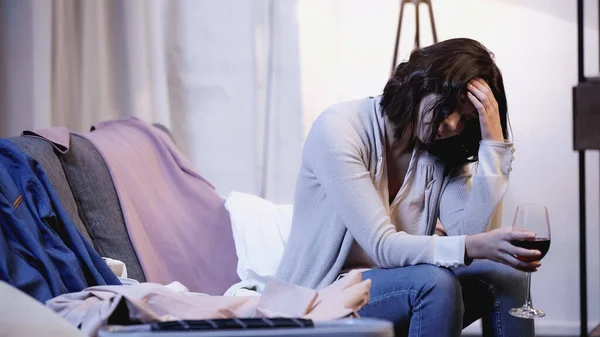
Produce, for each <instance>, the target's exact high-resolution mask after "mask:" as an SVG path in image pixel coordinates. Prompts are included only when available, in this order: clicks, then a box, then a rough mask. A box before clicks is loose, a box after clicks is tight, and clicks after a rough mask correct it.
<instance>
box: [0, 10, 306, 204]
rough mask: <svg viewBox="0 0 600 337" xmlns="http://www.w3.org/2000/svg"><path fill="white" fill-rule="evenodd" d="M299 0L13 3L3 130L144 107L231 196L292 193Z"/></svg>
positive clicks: (2, 91) (5, 20)
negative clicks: (230, 192) (241, 193)
mask: <svg viewBox="0 0 600 337" xmlns="http://www.w3.org/2000/svg"><path fill="white" fill-rule="evenodd" d="M296 1H297V0H254V1H237V0H224V1H212V0H103V1H93V0H82V1H79V0H53V1H40V0H5V1H2V2H1V3H0V15H2V20H1V21H0V136H14V135H18V134H19V133H20V132H21V131H22V130H23V129H27V128H40V127H48V126H58V125H63V126H67V127H69V128H71V129H73V130H76V131H87V130H88V129H89V127H90V125H92V124H94V123H97V122H99V121H102V120H106V119H112V118H119V117H125V116H137V117H139V118H141V119H144V120H147V121H150V122H158V123H162V124H164V125H166V126H168V127H169V128H171V130H172V131H173V134H174V137H175V140H176V142H177V143H178V145H179V146H180V147H181V148H182V149H183V150H184V152H185V153H186V154H188V155H189V156H190V158H191V159H192V160H193V161H194V163H195V164H196V166H197V168H198V169H199V170H200V172H201V173H202V174H203V175H205V176H206V177H207V178H208V179H209V180H210V181H211V182H213V184H214V185H215V186H216V187H217V190H218V191H219V192H220V193H221V194H224V195H225V194H227V193H228V192H229V191H231V190H241V191H244V192H248V193H255V194H262V195H263V196H265V197H267V198H269V199H271V200H274V201H278V202H291V201H292V197H293V189H294V182H295V178H296V172H297V170H298V168H299V158H300V153H301V143H302V138H301V108H300V82H299V81H300V77H299V76H300V75H299V71H300V70H299V60H298V38H297V36H298V33H297V23H296V19H295V15H296Z"/></svg>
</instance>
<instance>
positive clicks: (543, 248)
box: [510, 238, 550, 261]
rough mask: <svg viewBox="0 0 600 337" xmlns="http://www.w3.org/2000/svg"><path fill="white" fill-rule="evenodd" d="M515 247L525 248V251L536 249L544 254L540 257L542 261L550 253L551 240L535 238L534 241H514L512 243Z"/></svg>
mask: <svg viewBox="0 0 600 337" xmlns="http://www.w3.org/2000/svg"><path fill="white" fill-rule="evenodd" d="M510 243H511V244H512V245H513V246H517V247H521V248H525V249H535V250H539V251H540V253H542V256H540V260H541V259H543V258H544V256H546V254H547V253H548V249H550V239H548V238H533V239H523V240H512V241H511V242H510ZM518 258H519V260H521V261H525V259H522V258H521V257H518Z"/></svg>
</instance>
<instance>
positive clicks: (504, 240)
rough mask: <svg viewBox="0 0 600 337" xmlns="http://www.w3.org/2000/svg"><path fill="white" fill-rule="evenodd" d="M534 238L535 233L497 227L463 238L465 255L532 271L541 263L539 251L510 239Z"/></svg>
mask: <svg viewBox="0 0 600 337" xmlns="http://www.w3.org/2000/svg"><path fill="white" fill-rule="evenodd" d="M532 238H535V233H532V232H528V231H513V230H512V228H499V229H495V230H493V231H489V232H486V233H481V234H475V235H469V236H467V237H466V238H465V255H466V258H469V259H486V260H491V261H496V262H500V263H503V264H506V265H508V266H511V267H513V268H515V269H518V270H520V271H524V272H534V271H536V270H537V268H539V267H540V266H541V265H542V264H541V262H540V261H539V259H540V257H541V253H540V251H538V250H531V249H525V248H520V247H517V246H513V245H512V244H511V241H512V240H523V239H532Z"/></svg>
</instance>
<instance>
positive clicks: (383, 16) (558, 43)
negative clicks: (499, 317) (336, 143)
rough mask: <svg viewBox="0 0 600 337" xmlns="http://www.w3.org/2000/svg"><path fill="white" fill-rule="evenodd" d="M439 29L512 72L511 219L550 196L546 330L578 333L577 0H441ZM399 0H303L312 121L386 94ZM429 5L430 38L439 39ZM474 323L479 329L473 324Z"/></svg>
mask: <svg viewBox="0 0 600 337" xmlns="http://www.w3.org/2000/svg"><path fill="white" fill-rule="evenodd" d="M433 2H434V15H435V20H436V25H437V31H438V38H439V39H440V40H443V39H448V38H452V37H471V38H474V39H477V40H479V41H480V42H482V43H484V44H485V45H486V46H487V47H488V48H489V49H490V50H492V51H493V52H494V53H495V55H496V58H497V62H498V65H499V67H500V69H501V70H502V71H503V74H504V79H505V86H506V90H507V97H508V102H509V115H510V119H511V124H512V128H513V131H514V139H515V143H516V148H517V152H516V154H515V155H516V160H515V162H514V166H513V168H514V171H513V172H512V174H511V187H510V191H509V193H508V195H507V196H506V200H505V217H504V220H505V221H504V222H505V225H510V224H511V220H512V217H513V214H514V211H515V209H516V206H517V205H518V204H521V203H526V202H534V203H539V204H543V205H546V206H547V207H548V208H549V211H550V216H551V222H552V223H551V225H552V230H553V235H552V246H551V249H550V252H549V253H548V255H547V257H546V258H545V259H544V261H543V267H542V268H541V269H540V270H539V272H538V273H536V274H534V276H533V278H532V279H533V285H532V287H533V288H532V293H533V298H534V301H535V305H536V306H537V307H539V308H540V309H544V310H545V311H546V312H547V314H548V315H547V317H546V318H545V319H542V320H538V321H536V324H537V329H538V333H540V334H548V335H566V334H573V335H575V334H578V332H579V330H578V327H579V325H578V324H579V296H578V295H579V287H578V285H579V282H578V272H579V269H578V262H577V261H578V249H577V243H578V185H577V184H578V166H577V154H576V153H575V152H573V151H572V122H571V119H572V108H571V88H572V86H573V85H574V84H576V82H577V44H576V43H577V40H576V37H577V35H576V2H575V1H566V0H562V1H560V0H555V1H538V0H528V1H517V0H487V1H481V0H452V1H449V0H439V1H436V0H434V1H433ZM398 3H399V1H397V0H378V1H377V2H373V1H368V0H302V1H299V8H298V12H299V29H300V53H301V69H302V72H301V76H302V93H303V97H302V100H303V118H304V120H303V122H304V126H305V130H304V131H305V132H306V131H307V129H308V127H309V126H310V123H311V122H312V121H313V120H314V118H315V117H316V115H318V113H319V112H320V111H322V110H323V109H324V108H325V107H327V106H328V105H330V104H332V103H335V102H338V101H342V100H346V99H353V98H360V97H365V96H369V95H376V94H379V93H380V92H381V90H382V88H383V85H384V83H385V81H386V79H387V77H388V75H389V72H390V67H391V60H392V53H393V42H394V38H395V32H396V24H397V17H398V9H399V7H398ZM593 3H594V2H593V1H586V9H585V12H586V34H587V36H586V57H587V60H586V71H587V73H597V72H598V52H597V51H598V31H597V23H596V22H597V21H596V20H597V16H596V15H597V7H594V4H593ZM409 7H411V8H408V9H407V10H406V11H405V21H404V23H403V34H402V38H401V53H400V56H401V57H400V59H403V58H406V57H407V56H408V53H409V52H410V50H411V49H412V47H413V41H414V30H415V29H414V20H415V19H414V10H413V9H412V6H409ZM424 9H425V8H423V10H422V11H421V18H422V19H421V29H422V30H421V31H422V32H421V37H422V39H423V40H422V43H423V44H428V43H431V41H432V38H431V34H430V28H429V21H428V19H427V17H426V15H425V14H426V13H425V11H424ZM587 159H588V165H587V170H588V202H589V204H588V210H589V212H588V221H589V226H588V227H589V230H588V245H589V246H588V247H589V250H588V259H589V260H588V261H589V265H588V273H589V279H588V282H589V284H590V286H589V310H590V315H589V317H590V320H591V323H590V325H594V324H596V323H598V318H600V310H599V309H600V308H599V304H600V303H599V302H600V292H599V290H600V283H599V277H598V276H599V266H598V264H599V261H598V256H599V255H600V251H599V249H598V247H599V246H600V245H599V244H600V242H599V239H598V238H599V236H600V232H599V230H598V227H599V226H598V222H599V221H600V219H599V215H598V202H599V198H598V185H599V183H600V182H599V180H598V172H599V167H598V160H599V158H598V154H597V152H595V153H594V152H592V153H589V154H588V155H587ZM473 330H474V329H473V328H472V329H470V331H473Z"/></svg>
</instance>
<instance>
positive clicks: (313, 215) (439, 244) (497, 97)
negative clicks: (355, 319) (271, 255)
mask: <svg viewBox="0 0 600 337" xmlns="http://www.w3.org/2000/svg"><path fill="white" fill-rule="evenodd" d="M507 139H508V128H507V104H506V95H505V92H504V85H503V82H502V75H501V74H500V71H499V69H498V67H497V66H496V65H495V63H494V61H493V59H492V55H491V53H490V52H489V51H488V50H487V49H486V48H485V47H484V46H482V45H481V44H480V43H478V42H476V41H473V40H470V39H453V40H447V41H444V42H441V43H438V44H435V45H432V46H429V47H426V48H422V49H419V50H416V51H414V52H413V53H412V54H411V56H410V59H409V60H408V61H407V62H404V63H402V64H400V65H399V66H398V68H397V69H396V73H395V74H394V76H393V77H392V78H391V79H390V80H389V81H388V83H387V85H386V86H385V89H384V91H383V95H382V96H380V97H375V98H367V99H361V100H357V101H351V102H346V103H341V104H338V105H334V106H333V107H331V108H329V109H327V110H326V111H325V112H323V113H322V114H321V115H320V116H319V118H318V119H317V120H316V121H315V123H314V124H313V126H312V128H311V131H310V133H309V135H308V138H307V140H306V143H305V147H304V153H303V161H302V167H301V170H300V174H299V177H298V183H297V186H296V195H295V202H294V218H293V224H292V229H291V233H290V237H289V241H288V243H287V246H286V249H285V252H284V255H283V258H282V261H281V264H280V267H279V269H278V271H277V276H278V278H280V279H282V280H284V281H287V282H291V283H295V284H300V285H303V286H308V287H312V288H316V289H320V288H323V287H324V286H327V285H328V284H330V283H332V282H333V281H335V280H336V278H338V277H339V276H340V275H343V274H344V273H345V272H347V271H348V270H351V269H363V276H364V278H365V279H371V281H372V287H371V300H370V302H369V304H368V305H366V306H365V307H364V308H363V309H361V311H360V312H359V314H361V315H362V316H366V317H377V318H384V319H388V320H391V321H393V322H394V324H395V329H396V333H397V335H398V336H407V335H408V336H438V337H439V336H460V334H461V330H462V328H463V327H464V326H467V325H468V324H470V323H472V322H473V321H474V320H476V319H478V318H480V317H483V322H484V334H485V335H486V336H520V337H522V336H533V323H532V321H529V320H521V319H517V318H514V317H512V316H510V315H509V314H508V310H509V309H510V308H512V307H515V306H520V305H521V304H522V303H523V302H524V299H525V292H526V283H525V278H524V277H523V274H522V273H519V272H518V271H516V270H520V271H530V272H532V271H535V270H536V269H537V268H538V267H539V266H540V262H539V261H538V260H539V257H540V252H539V251H537V250H526V249H522V248H518V247H515V246H513V245H511V244H510V241H511V240H516V239H525V238H531V237H533V236H534V234H533V233H529V232H512V231H510V230H508V229H506V228H502V229H501V228H499V227H500V225H501V213H502V199H503V197H504V194H505V192H506V190H507V187H508V177H509V173H510V171H511V167H510V166H511V162H512V160H513V152H514V150H513V144H512V143H511V142H510V141H508V140H507ZM470 164H474V165H470ZM434 233H435V235H434ZM517 256H518V257H519V258H517ZM473 260H480V261H475V262H473V263H472V264H471V262H472V261H473ZM511 267H512V268H511ZM515 269H516V270H515Z"/></svg>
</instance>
